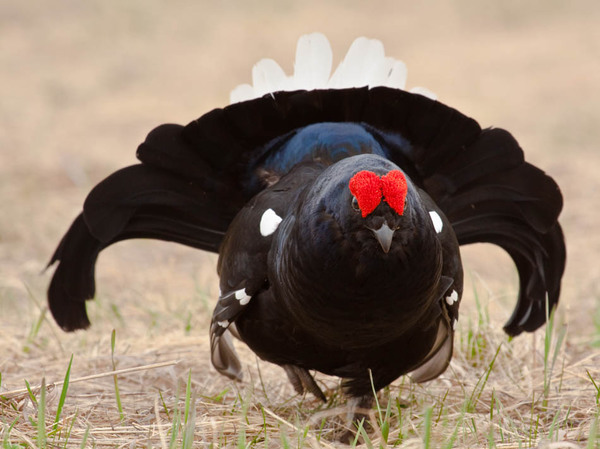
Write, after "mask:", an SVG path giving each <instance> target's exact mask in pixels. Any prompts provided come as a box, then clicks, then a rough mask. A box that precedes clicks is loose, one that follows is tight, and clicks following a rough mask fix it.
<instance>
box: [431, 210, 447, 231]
mask: <svg viewBox="0 0 600 449" xmlns="http://www.w3.org/2000/svg"><path fill="white" fill-rule="evenodd" d="M429 216H430V217H431V221H432V222H433V228H434V229H435V232H437V233H438V234H439V233H440V232H442V228H443V227H444V223H443V222H442V218H441V217H440V215H439V214H438V213H437V212H436V211H434V210H432V211H430V212H429Z"/></svg>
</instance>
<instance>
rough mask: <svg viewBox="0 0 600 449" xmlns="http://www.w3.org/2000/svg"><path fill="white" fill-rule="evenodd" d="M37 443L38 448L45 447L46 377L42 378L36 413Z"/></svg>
mask: <svg viewBox="0 0 600 449" xmlns="http://www.w3.org/2000/svg"><path fill="white" fill-rule="evenodd" d="M37 444H38V447H39V448H40V449H45V447H46V378H45V377H43V378H42V387H41V388H40V399H39V401H38V413H37Z"/></svg>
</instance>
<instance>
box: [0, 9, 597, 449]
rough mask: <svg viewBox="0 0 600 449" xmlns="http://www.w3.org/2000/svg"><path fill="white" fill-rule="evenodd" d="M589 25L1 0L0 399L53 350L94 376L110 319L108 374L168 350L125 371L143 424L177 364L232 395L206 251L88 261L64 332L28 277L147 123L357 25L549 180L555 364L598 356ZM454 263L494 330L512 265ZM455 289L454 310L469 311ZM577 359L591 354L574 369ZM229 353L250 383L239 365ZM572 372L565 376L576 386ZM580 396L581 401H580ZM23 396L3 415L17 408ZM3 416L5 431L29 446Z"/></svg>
mask: <svg viewBox="0 0 600 449" xmlns="http://www.w3.org/2000/svg"><path fill="white" fill-rule="evenodd" d="M599 24H600V3H599V2H598V1H597V0H581V1H570V2H560V1H558V0H534V1H530V2H519V1H516V0H509V1H503V2H494V3H492V2H478V1H476V0H453V1H438V2H409V1H398V0H395V1H391V0H390V1H379V2H377V1H375V2H371V3H367V2H358V1H341V0H334V1H330V2H327V3H326V4H325V2H318V1H312V0H309V1H305V2H302V3H300V2H291V1H288V0H284V1H273V2H266V1H265V2H242V1H224V2H208V1H195V2H193V1H174V2H170V3H167V2H158V1H153V0H152V1H149V0H144V1H142V0H132V1H128V2H118V1H106V0H89V1H75V0H44V1H42V0H29V1H27V2H17V1H10V0H0V175H1V178H2V181H1V183H0V204H1V207H2V212H1V213H0V373H1V375H2V377H1V387H0V392H7V391H11V390H15V389H20V388H23V387H24V382H23V379H27V380H28V381H29V382H30V383H31V384H32V385H34V384H39V383H40V382H41V379H42V377H43V376H46V380H47V382H54V381H58V380H61V379H62V376H63V375H64V371H65V369H66V367H67V365H68V360H69V357H70V355H71V353H73V354H74V362H73V372H72V377H74V378H75V377H82V376H86V375H90V374H94V373H102V372H107V371H110V370H111V369H112V365H111V362H110V331H111V329H113V328H115V329H116V330H117V347H116V354H117V355H118V356H117V365H118V366H117V367H118V368H126V367H132V366H141V365H147V364H151V363H155V362H158V361H171V360H172V361H179V362H178V364H176V365H173V366H171V367H169V368H160V369H154V370H150V369H148V370H142V371H140V372H139V373H136V374H131V375H126V376H125V378H124V379H123V381H122V382H124V383H123V385H122V386H121V393H122V395H123V396H124V402H126V404H125V405H126V407H128V410H130V411H129V413H130V415H129V416H133V415H135V413H139V416H140V417H141V418H140V421H139V422H143V420H144V419H147V420H148V422H150V421H152V420H154V419H155V416H154V414H153V413H154V406H155V404H154V400H155V396H156V391H157V389H163V390H165V391H167V390H168V389H169V388H171V390H172V389H173V385H174V379H175V378H177V377H181V376H185V373H187V370H188V368H190V367H191V368H193V376H192V377H193V380H194V387H195V388H196V389H197V392H198V395H207V396H210V395H214V394H216V393H218V392H220V391H222V390H223V389H224V388H226V387H229V388H236V387H232V384H230V383H229V382H228V381H227V380H225V379H223V378H221V377H219V376H217V375H216V373H215V372H214V370H212V368H210V367H209V361H208V357H207V339H208V338H207V323H208V320H209V316H210V310H211V308H212V304H213V303H214V299H215V296H216V291H217V286H216V275H215V274H214V271H215V269H214V265H215V260H216V259H215V257H214V256H213V255H208V254H203V253H200V252H198V251H194V250H189V249H186V248H181V247H178V246H175V245H169V244H165V243H153V242H126V243H123V244H119V245H117V246H115V247H114V248H111V249H109V250H107V251H106V252H105V253H103V255H102V256H101V259H100V263H99V266H98V270H97V274H98V276H97V279H98V284H99V289H98V297H99V298H98V299H99V300H98V301H96V303H94V304H93V305H90V306H89V307H88V309H89V310H90V314H91V317H92V321H93V323H94V325H93V327H92V329H91V330H90V331H89V332H87V333H77V334H74V335H66V334H63V333H62V332H61V331H60V330H59V329H58V328H57V327H56V325H55V324H54V323H53V322H52V321H51V319H49V318H48V317H47V318H46V320H45V321H44V322H43V324H42V326H41V329H40V330H39V332H38V333H34V335H32V333H31V332H32V331H31V329H32V328H33V327H34V324H35V322H36V320H37V319H38V318H39V317H40V314H41V313H42V312H41V310H42V309H43V307H45V306H44V301H45V297H44V295H45V288H46V284H47V282H48V280H49V275H50V273H45V274H43V275H40V271H41V270H42V269H43V267H44V265H45V263H46V262H47V260H48V259H49V257H50V255H51V253H52V251H53V250H54V248H55V246H56V244H57V243H58V241H59V239H60V237H61V236H62V234H63V232H64V231H65V230H66V229H67V227H68V225H69V224H70V223H71V220H72V219H73V218H74V217H75V215H76V214H77V213H78V211H79V210H80V208H81V204H82V202H83V199H84V198H85V196H86V194H87V192H88V191H89V189H90V188H91V187H92V186H93V185H94V184H95V183H97V182H98V181H100V180H101V179H102V178H104V177H105V176H106V175H108V174H109V173H111V172H112V171H114V170H115V169H117V168H120V167H122V166H124V165H128V164H132V163H134V162H135V148H136V146H137V144H138V143H139V142H140V141H142V140H143V138H144V137H145V135H146V133H147V132H148V131H149V130H150V129H151V128H153V127H154V126H156V125H158V124H160V123H164V122H175V123H187V122H188V121H190V120H192V119H194V118H196V117H197V116H199V115H201V114H203V113H204V112H206V111H208V110H210V109H211V108H214V107H218V106H222V105H225V104H226V103H227V101H228V93H229V90H230V89H231V88H232V87H234V86H236V85H237V84H240V83H243V82H248V81H249V80H250V68H251V66H252V64H253V63H254V62H256V61H257V60H258V59H260V58H261V57H265V56H268V57H272V58H274V59H275V60H277V61H279V62H280V63H281V64H282V66H283V67H284V68H285V69H286V70H287V71H288V72H289V71H290V70H291V68H292V60H293V53H294V51H295V42H296V40H297V38H298V37H299V36H300V35H301V34H304V33H306V32H312V31H316V30H319V31H322V32H325V33H326V34H327V35H328V37H329V38H330V40H331V42H332V46H333V49H334V58H336V57H337V58H338V59H337V60H339V58H340V57H341V56H342V55H343V54H344V52H345V51H346V49H347V47H348V46H349V44H350V43H351V41H352V40H353V38H354V37H356V36H359V35H366V36H369V37H375V38H379V39H381V40H382V41H383V42H384V44H385V47H386V53H387V54H389V55H393V56H395V57H398V58H401V59H403V60H404V61H405V62H406V63H407V65H408V69H409V80H408V84H409V86H414V85H423V86H427V87H429V88H430V89H432V90H433V91H434V92H436V93H437V94H438V97H439V99H440V100H441V101H443V102H445V103H447V104H450V105H452V106H454V107H456V108H458V109H459V110H461V111H462V112H464V113H466V114H467V115H470V116H472V117H475V118H476V119H478V120H479V122H480V123H481V124H482V125H484V126H490V125H494V126H498V127H503V128H506V129H508V130H510V131H511V132H512V133H513V134H514V135H515V136H516V137H517V139H518V140H519V142H520V143H521V145H522V146H523V148H524V149H525V152H526V155H527V158H528V159H529V160H530V161H531V162H533V163H535V164H536V165H538V166H540V167H541V168H543V169H544V170H545V171H547V172H548V173H550V174H551V175H552V176H553V177H554V178H555V179H556V180H557V181H558V183H559V184H560V186H561V188H562V191H563V193H564V196H565V209H564V212H563V215H562V219H561V223H562V225H563V228H564V230H565V233H566V238H567V245H568V268H567V273H566V275H565V278H564V284H563V285H564V289H563V292H564V293H563V296H562V303H561V306H560V311H561V320H565V321H566V323H567V325H568V329H569V337H568V338H569V345H568V346H567V351H570V353H569V358H568V359H567V360H569V361H574V362H573V363H575V362H577V363H580V364H582V366H584V368H585V366H588V365H589V366H592V367H593V366H594V364H595V365H596V367H597V365H598V363H599V362H598V360H599V357H598V355H599V354H598V352H597V349H596V350H592V349H590V346H589V344H590V341H591V340H593V339H598V338H600V313H599V312H598V311H597V309H598V296H599V293H600V263H598V262H597V257H598V255H599V254H600V234H599V233H598V232H597V229H596V225H597V223H598V219H599V217H600V214H599V212H598V211H597V210H596V209H597V208H598V207H600V201H599V200H598V198H599V195H600V177H598V175H597V174H596V170H597V168H598V167H600V152H599V151H598V150H597V142H598V141H599V138H600V88H599V80H600V75H599V74H600V26H599ZM465 265H466V267H467V271H468V272H470V273H472V275H471V276H470V277H471V278H475V279H477V285H478V289H479V292H480V295H481V294H482V292H484V293H485V294H484V296H485V297H486V298H488V300H489V308H490V313H491V315H492V318H491V319H492V323H493V324H494V326H495V327H500V325H501V324H502V322H503V321H504V320H505V319H506V318H507V317H508V314H509V312H510V310H511V307H512V304H513V298H514V297H515V295H516V290H517V285H516V274H515V271H514V268H513V267H512V264H511V263H510V261H509V259H508V257H507V256H505V255H504V254H503V253H502V252H501V251H498V250H496V249H494V248H491V247H487V246H484V247H481V248H468V249H467V250H465ZM469 296H470V297H471V300H470V299H469ZM472 296H473V295H472V294H467V295H466V298H465V300H464V303H469V301H470V302H471V306H469V305H468V304H466V307H465V311H464V312H463V315H462V316H463V317H464V316H466V315H471V316H472V317H473V319H475V315H476V312H475V308H474V307H473V305H472V304H473V302H474V301H472ZM594 323H595V324H594ZM188 327H189V330H186V329H187V328H188ZM523 338H524V339H528V338H529V337H523ZM589 351H592V352H589ZM586 355H589V356H590V359H589V360H591V361H594V360H595V362H593V363H592V362H589V363H588V365H586V363H587V362H585V363H584V362H581V361H582V360H583V359H584V357H585V356H586ZM246 361H247V362H248V364H249V365H250V368H249V370H250V372H251V373H254V374H256V372H257V371H256V368H255V365H256V362H255V361H254V358H253V357H252V356H251V355H249V354H247V355H246ZM569 363H571V362H569ZM577 363H575V365H576V366H579V365H577ZM533 364H534V366H533V368H532V369H535V362H533ZM584 368H582V370H580V371H578V374H576V377H579V378H582V379H583V378H585V369H584ZM261 370H263V376H265V379H264V380H265V382H266V383H267V385H268V386H269V388H273V389H275V390H273V391H274V392H273V393H272V397H271V398H270V399H271V401H273V402H274V403H277V400H276V399H278V398H285V397H287V396H290V395H291V392H290V390H289V388H288V387H287V385H285V384H284V383H282V382H283V381H282V379H281V374H282V373H281V371H279V370H278V369H276V368H270V367H267V366H266V365H261ZM584 380H585V379H584ZM588 384H589V382H588ZM582 385H583V384H582ZM72 387H73V388H72V390H70V394H72V397H73V398H77V400H78V401H79V402H78V404H80V405H79V406H78V407H80V411H81V410H84V411H85V412H84V414H85V419H86V420H87V421H86V422H88V423H89V424H90V425H91V426H92V428H97V432H96V433H95V438H96V441H97V444H100V443H101V440H102V429H100V425H99V423H102V422H104V423H106V425H107V426H109V427H110V426H111V425H116V424H115V421H114V420H113V421H111V419H112V418H111V416H112V417H114V413H115V410H114V408H115V407H114V388H113V387H112V377H106V378H103V379H99V380H96V381H89V382H81V383H79V384H73V386H72ZM588 387H590V386H589V385H587V387H585V388H584V387H581V388H582V391H581V397H582V400H585V398H588V399H589V398H590V397H592V399H593V395H594V394H595V393H594V390H593V389H591V387H590V388H588ZM578 388H579V387H578ZM52 394H54V395H56V391H55V392H54V393H52ZM88 394H91V395H90V396H86V395H88ZM171 394H174V393H173V392H172V391H171ZM97 395H99V396H97ZM17 397H18V398H25V396H24V395H21V396H18V395H17ZM70 397H71V396H70ZM274 397H275V399H274ZM19 400H21V399H19ZM52 400H53V401H55V402H56V398H55V397H53V399H52ZM281 400H284V399H281ZM73 401H75V399H73ZM86 401H87V402H86ZM26 402H27V401H25V400H24V399H23V400H21V402H19V404H20V405H19V406H18V407H17V408H18V411H14V410H13V411H12V412H11V414H7V415H6V416H7V417H10V418H11V419H10V420H9V419H2V418H0V419H1V420H2V422H3V423H10V422H12V420H13V419H16V418H14V417H18V416H21V417H25V416H27V414H28V413H31V411H28V410H29V409H28V407H31V405H27V404H26ZM55 402H54V404H55ZM84 403H85V404H86V405H85V406H84V405H81V404H84ZM90 403H97V404H96V405H95V406H93V407H91V406H89V404H90ZM67 404H69V401H67ZM53 407H55V405H53ZM2 410H3V409H0V415H1V414H2ZM31 410H33V409H31ZM134 410H135V411H134ZM207 410H208V411H207V412H206V413H208V415H210V413H212V411H211V410H209V409H207ZM150 411H152V414H151V413H150ZM7 413H8V412H7ZM70 413H74V412H73V411H72V410H71V411H70ZM198 413H199V414H200V413H203V412H202V411H201V410H200V409H198ZM150 415H151V416H150ZM135 416H138V415H135ZM144 417H145V418H144ZM165 421H166V422H168V421H169V420H168V419H166V418H165ZM21 422H26V420H24V421H19V424H18V425H17V426H16V427H15V430H14V431H13V433H12V435H13V437H14V436H15V435H17V434H19V435H24V436H23V437H22V439H21V440H19V439H18V438H16V437H14V438H15V439H17V440H18V441H21V442H22V441H27V439H29V440H31V439H34V436H35V430H34V429H33V428H31V427H30V426H29V427H28V425H27V424H23V425H21ZM152 422H154V421H152ZM116 423H118V421H116ZM2 425H3V426H4V424H2ZM78 425H82V424H78ZM84 428H85V427H84ZM232 433H235V431H234V430H232ZM107 438H108V437H107ZM107 441H109V440H107ZM113 441H117V440H113ZM235 442H236V439H235V438H234V439H233V443H232V444H235ZM107 444H109V443H107ZM154 444H159V443H154ZM109 445H110V444H109ZM115 445H116V443H115Z"/></svg>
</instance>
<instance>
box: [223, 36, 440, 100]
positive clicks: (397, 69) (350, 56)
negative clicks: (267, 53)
mask: <svg viewBox="0 0 600 449" xmlns="http://www.w3.org/2000/svg"><path fill="white" fill-rule="evenodd" d="M332 59H333V57H332V51H331V46H330V45H329V41H328V40H327V38H326V37H325V36H324V35H323V34H321V33H312V34H307V35H304V36H302V37H300V39H299V40H298V45H297V47H296V61H295V63H294V75H292V76H289V77H288V76H286V75H285V72H284V71H283V69H282V68H281V67H280V66H279V64H277V63H276V62H275V61H273V60H272V59H262V60H261V61H259V62H258V63H257V64H256V65H255V66H254V67H253V69H252V83H253V85H252V86H250V85H248V84H242V85H240V86H237V87H236V88H235V89H234V90H232V91H231V94H230V102H231V103H238V102H242V101H247V100H252V99H254V98H259V97H262V96H263V95H265V94H268V93H272V92H278V91H292V90H313V89H346V88H351V87H364V86H369V87H376V86H386V87H391V88H394V89H405V86H406V75H407V70H406V65H405V64H404V63H403V62H402V61H398V60H396V59H394V58H391V57H386V56H385V51H384V49H383V44H382V43H381V41H378V40H377V39H367V38H366V37H359V38H357V39H356V40H355V41H354V42H353V43H352V45H351V46H350V48H349V49H348V53H346V56H345V57H344V59H343V60H342V62H340V64H339V66H338V67H337V69H336V70H335V72H334V73H333V75H331V77H330V74H331V67H332ZM411 92H413V93H418V94H420V95H424V96H426V97H428V98H431V99H434V100H435V99H436V98H437V97H436V95H435V94H434V93H433V92H431V91H430V90H428V89H425V88H424V87H416V88H414V89H412V90H411Z"/></svg>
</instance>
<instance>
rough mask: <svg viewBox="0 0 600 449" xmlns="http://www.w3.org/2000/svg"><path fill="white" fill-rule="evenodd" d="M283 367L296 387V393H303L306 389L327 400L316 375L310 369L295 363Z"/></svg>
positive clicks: (322, 399) (324, 400)
mask: <svg viewBox="0 0 600 449" xmlns="http://www.w3.org/2000/svg"><path fill="white" fill-rule="evenodd" d="M283 369H284V370H285V373H286V374H287V376H288V379H289V380H290V383H291V384H292V386H293V387H294V390H295V391H296V393H298V394H303V393H304V392H305V391H308V392H309V393H312V394H313V395H315V396H316V397H317V398H318V399H320V400H321V401H323V402H327V398H326V397H325V394H324V393H323V391H322V390H321V389H320V388H319V386H318V385H317V382H315V379H314V377H313V376H312V375H311V374H310V373H309V372H308V370H305V369H304V368H300V367H298V366H295V365H283Z"/></svg>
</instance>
